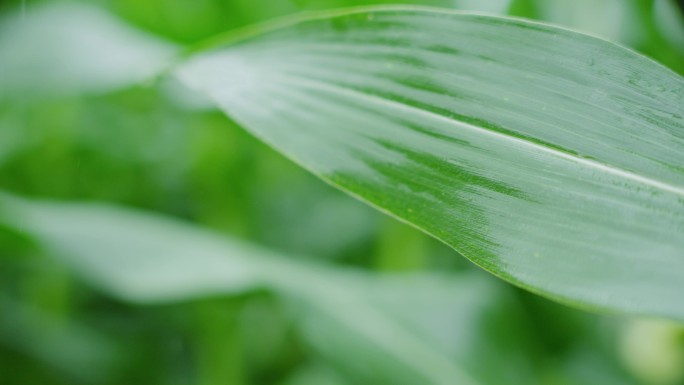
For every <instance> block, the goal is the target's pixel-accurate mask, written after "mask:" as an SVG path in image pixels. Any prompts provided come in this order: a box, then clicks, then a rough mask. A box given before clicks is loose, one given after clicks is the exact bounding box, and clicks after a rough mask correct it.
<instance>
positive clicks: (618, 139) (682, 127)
mask: <svg viewBox="0 0 684 385" xmlns="http://www.w3.org/2000/svg"><path fill="white" fill-rule="evenodd" d="M283 24H286V26H284V27H283V28H276V29H271V28H269V27H265V29H264V30H263V31H262V32H263V33H261V34H258V35H253V34H252V35H250V34H248V35H246V36H245V35H240V34H239V33H238V34H236V35H232V36H229V37H226V40H225V44H221V43H217V45H218V47H216V48H214V49H212V50H209V52H205V53H199V54H197V55H195V56H194V57H193V58H191V59H190V60H189V61H188V63H186V64H184V65H182V66H181V67H180V68H179V73H180V76H181V78H182V79H184V80H185V81H186V82H188V83H189V84H193V85H194V86H195V87H196V88H197V89H199V90H203V91H205V92H207V93H208V94H209V95H210V96H212V97H213V98H214V100H215V101H216V103H217V104H218V105H220V106H221V108H222V109H223V110H224V111H225V112H226V113H227V114H228V115H229V116H231V117H232V118H233V119H235V120H236V121H237V122H238V123H240V124H241V125H242V126H244V127H245V128H247V129H248V130H250V131H251V132H252V133H254V134H255V135H256V136H257V137H259V138H261V139H262V140H264V141H266V142H267V143H269V144H271V145H272V146H273V147H274V148H276V149H278V150H280V151H282V152H284V153H285V154H287V155H288V156H289V157H291V158H292V159H294V160H295V161H296V162H297V163H299V164H301V165H302V166H304V167H306V168H307V169H309V170H311V171H312V172H314V173H316V174H317V175H319V176H320V177H322V178H323V179H325V180H327V181H329V182H330V183H332V184H334V185H336V186H338V187H340V188H342V189H343V190H345V191H348V192H349V193H351V194H353V195H355V196H357V197H359V198H361V199H362V200H365V201H367V202H368V203H370V204H372V205H374V206H376V207H378V208H379V209H381V210H383V211H386V212H389V213H391V214H393V215H394V216H396V217H398V218H400V219H403V220H404V221H406V222H408V223H411V224H413V225H415V226H417V227H418V228H421V229H423V230H425V231H426V232H428V233H429V234H432V235H433V236H435V237H437V238H438V239H441V240H442V241H444V242H446V243H447V244H449V245H451V246H453V247H454V248H455V249H456V250H458V251H459V252H460V253H462V254H463V255H465V256H466V257H468V258H470V259H471V260H472V261H474V262H475V263H477V264H478V265H480V266H481V267H483V268H485V269H487V270H488V271H490V272H492V273H494V274H496V275H498V276H500V277H502V278H504V279H506V280H508V281H510V282H513V283H515V284H517V285H520V286H523V287H526V288H529V289H530V290H533V291H535V292H537V293H542V294H545V295H547V296H549V297H552V298H555V299H557V300H561V301H563V302H566V303H573V304H576V305H580V306H583V307H590V308H600V309H609V310H614V311H622V312H631V313H639V314H652V315H660V316H667V317H675V318H680V319H682V318H683V317H684V302H682V297H681V295H680V294H681V292H682V291H683V290H684V286H682V285H683V282H684V279H682V278H683V277H682V272H683V271H684V237H682V234H683V233H684V185H683V183H684V182H683V181H684V177H683V175H684V170H683V169H682V167H681V165H682V164H684V151H682V148H684V110H683V108H682V106H684V103H683V101H684V80H683V79H682V78H681V77H679V76H678V75H676V74H675V73H673V72H671V71H669V70H667V69H665V68H664V67H661V66H660V65H658V64H656V63H654V62H652V61H650V60H648V59H646V58H644V57H642V56H639V55H637V54H635V53H633V52H631V51H629V50H626V49H624V48H622V47H618V46H615V45H613V44H611V43H608V42H605V41H602V40H599V39H596V38H593V37H589V36H586V35H582V34H578V33H574V32H570V31H567V30H563V29H558V28H554V27H549V26H545V25H540V24H533V23H529V22H523V21H519V20H512V19H504V18H495V17H485V16H477V15H467V14H458V13H452V12H446V11H443V12H442V11H434V10H422V9H396V8H395V9H367V10H358V11H352V12H338V13H333V14H327V15H326V14H323V15H321V16H318V17H313V18H310V19H299V20H295V21H292V22H290V23H289V25H288V23H287V22H285V23H283ZM280 25H282V24H280ZM253 32H254V31H253V30H252V32H251V33H253ZM494 37H496V38H494ZM226 45H227V46H226Z"/></svg>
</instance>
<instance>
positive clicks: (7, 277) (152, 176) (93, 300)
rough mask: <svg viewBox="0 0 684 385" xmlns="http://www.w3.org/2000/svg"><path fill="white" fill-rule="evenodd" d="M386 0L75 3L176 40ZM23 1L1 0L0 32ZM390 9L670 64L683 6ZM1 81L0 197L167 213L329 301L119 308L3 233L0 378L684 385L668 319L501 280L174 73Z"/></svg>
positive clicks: (683, 50) (266, 294)
mask: <svg viewBox="0 0 684 385" xmlns="http://www.w3.org/2000/svg"><path fill="white" fill-rule="evenodd" d="M383 2H386V1H362V0H356V1H345V0H262V1H253V0H197V1H192V2H188V1H182V0H145V1H142V0H99V1H96V2H90V3H95V4H97V5H98V6H100V7H102V8H104V9H108V10H109V12H112V13H113V14H116V15H118V16H119V17H120V18H122V19H123V20H125V21H127V22H128V23H130V24H131V25H134V26H136V27H138V28H140V29H141V30H144V31H147V32H148V33H149V34H151V35H155V36H157V37H159V38H162V39H167V40H170V41H173V42H175V43H177V44H179V45H181V46H182V45H187V44H192V43H195V42H197V41H199V40H202V39H205V38H207V37H210V36H212V35H214V34H217V33H220V32H223V31H226V30H229V29H232V28H236V27H239V26H242V25H246V24H249V23H253V22H258V21H260V20H264V19H267V18H271V17H276V16H281V15H286V14H290V13H294V12H298V11H305V10H316V9H324V8H334V7H341V6H351V5H365V4H375V3H383ZM38 3H41V2H38V1H34V2H31V1H29V2H28V4H25V3H23V2H18V1H12V0H10V1H8V0H5V1H0V12H1V14H0V17H2V19H0V33H3V31H5V32H6V30H3V23H8V21H7V20H10V17H12V16H14V17H17V15H20V14H21V13H22V12H25V13H29V14H30V13H31V12H32V10H33V9H34V7H38V6H39V4H38ZM42 3H45V1H43V2H42ZM392 3H397V1H393V2H392ZM403 3H411V4H422V5H436V6H442V7H453V8H459V9H466V10H476V11H482V12H493V13H501V14H510V15H514V16H519V17H527V18H533V19H539V20H542V21H548V22H553V23H556V24H560V25H564V26H568V27H571V28H575V29H578V30H581V31H585V32H587V33H591V34H595V35H599V36H603V37H605V38H608V39H611V40H616V41H619V42H621V43H622V44H624V45H627V46H630V47H633V48H634V49H636V50H638V51H640V52H643V53H644V54H646V55H648V56H651V57H652V58H654V59H656V60H658V61H660V62H662V63H664V64H665V65H667V66H669V67H670V68H672V69H673V70H675V71H677V72H679V73H684V16H683V14H682V8H678V5H677V4H676V2H674V1H669V0H603V1H594V0H581V1H580V0H577V1H565V0H510V1H508V0H504V1H495V0H489V1H466V0H451V1H440V0H435V1H403ZM679 6H680V7H681V4H680V5H679ZM18 17H21V16H18ZM5 25H8V24H5ZM45 33H47V34H49V33H50V31H45ZM13 38H14V37H13V36H12V35H9V34H4V35H0V41H9V42H12V41H13ZM39 39H41V38H40V37H39ZM0 47H3V46H2V45H1V44H0ZM19 47H20V48H21V47H23V49H24V50H26V52H29V53H30V52H31V50H32V49H36V48H35V46H32V45H31V44H28V45H19ZM16 49H17V48H14V50H15V52H16ZM2 55H3V52H0V57H2ZM6 58H7V56H5V59H6ZM10 59H11V58H10ZM3 60H4V59H1V58H0V64H1V63H2V62H3ZM0 68H1V66H0ZM13 76H18V75H17V74H15V73H11V72H9V71H5V72H1V73H0V94H2V96H0V189H2V190H4V191H6V192H10V193H12V194H14V195H18V196H22V197H27V198H41V199H55V200H63V201H79V202H83V201H99V202H102V201H105V202H109V203H111V204H117V205H120V206H126V207H129V208H137V209H144V210H147V211H150V212H156V213H158V214H160V215H161V214H163V215H164V216H166V217H167V218H170V217H175V218H181V219H183V220H185V221H188V222H191V223H194V224H195V225H196V226H197V227H198V228H200V227H201V228H204V229H212V231H213V232H215V233H219V234H226V235H227V234H230V235H231V236H233V237H235V238H237V239H240V240H242V241H246V242H249V243H253V244H259V245H261V246H263V247H267V248H270V249H271V250H273V251H272V252H273V253H276V254H277V255H278V258H280V259H282V260H283V261H288V263H291V264H293V266H299V267H298V268H299V269H304V270H306V269H314V271H318V270H316V269H324V270H325V271H326V273H320V274H321V275H320V279H322V280H324V281H325V282H328V283H329V284H328V285H323V286H322V287H327V288H328V289H326V290H331V291H336V293H337V292H339V294H335V295H337V297H335V298H333V299H330V300H322V301H320V303H323V304H325V306H318V307H317V305H315V303H319V302H315V301H314V302H312V300H310V299H307V298H309V297H307V296H303V295H302V296H291V295H290V296H288V295H283V293H282V292H281V291H280V290H278V289H273V288H268V287H259V288H253V289H251V290H247V291H241V292H231V293H225V292H224V293H214V294H207V295H206V296H203V297H202V298H193V299H186V300H184V301H181V302H178V303H167V304H152V305H134V304H131V303H128V302H125V301H122V300H121V299H120V298H117V297H116V296H113V295H112V293H109V292H107V291H106V290H105V291H103V290H101V289H97V287H98V285H97V283H96V282H95V284H93V282H92V281H88V280H83V279H82V278H81V277H76V276H74V275H73V274H72V273H71V272H70V271H69V270H66V269H65V267H64V266H63V265H61V264H59V263H57V262H56V260H55V259H53V258H51V252H50V250H46V249H42V248H38V247H36V245H35V244H34V243H33V241H32V239H31V238H30V237H29V236H27V234H26V233H24V232H22V231H21V229H10V228H9V227H6V226H4V225H0V282H1V284H2V291H1V292H0V383H2V384H124V383H125V384H216V385H218V384H234V385H242V384H288V385H326V384H330V385H342V384H350V385H351V384H364V385H365V384H400V383H407V384H411V383H412V384H418V383H421V381H420V380H419V378H420V377H412V376H413V375H416V374H415V373H413V374H412V372H411V369H410V366H411V365H408V363H410V362H412V361H415V364H416V365H418V364H417V363H419V362H422V361H424V362H426V363H425V365H429V364H430V363H431V362H432V358H430V357H433V358H435V360H437V361H438V360H442V359H445V357H447V358H446V359H448V360H452V361H453V363H454V364H455V365H459V366H460V367H462V368H464V370H465V371H466V372H467V373H470V375H471V376H472V377H474V378H476V379H477V381H478V382H480V383H482V384H503V383H505V384H558V385H561V384H562V385H565V384H639V383H643V384H654V385H674V384H684V370H683V369H682V368H684V329H682V327H681V326H678V325H673V324H669V323H665V322H661V321H652V320H651V321H649V320H629V319H618V318H614V317H610V316H605V315H601V316H599V315H594V314H585V313H582V312H580V311H577V310H572V309H568V308H565V307H562V306H560V305H557V304H554V303H552V302H549V301H547V300H544V299H541V298H539V297H536V296H534V295H532V294H529V293H526V292H522V291H520V290H518V289H516V288H514V287H512V286H510V285H505V284H502V283H500V282H498V281H496V279H495V278H494V277H490V276H487V275H485V274H483V273H481V272H479V271H478V270H477V269H476V268H474V267H473V266H471V264H470V263H468V262H467V261H466V260H465V259H464V258H461V257H459V256H458V255H457V253H455V252H454V251H452V250H450V249H448V248H447V247H445V246H443V245H441V244H439V243H437V242H435V241H434V240H432V239H430V238H428V237H427V236H425V235H423V234H421V233H419V232H417V231H415V230H414V229H412V228H409V227H408V226H406V225H403V224H401V223H398V222H396V221H394V220H391V219H388V218H385V217H383V216H382V215H381V214H378V213H377V212H375V211H374V210H372V209H370V208H368V207H366V206H365V205H363V204H361V203H359V202H356V201H355V200H353V199H352V198H350V197H348V196H346V195H344V194H342V193H340V192H338V191H336V190H334V189H332V188H331V187H328V186H326V185H325V184H323V183H321V182H320V181H319V180H317V179H316V178H315V177H313V176H311V175H309V174H308V173H306V172H305V171H303V170H301V169H300V168H299V167H297V166H295V165H293V164H292V163H291V162H289V161H288V160H286V159H284V158H283V157H282V156H281V155H279V154H277V153H275V152H274V151H272V150H270V149H269V148H268V147H267V146H265V145H264V144H262V143H261V142H259V141H258V140H256V139H254V138H252V137H251V136H249V135H248V134H246V133H245V132H244V131H242V130H241V129H240V127H238V126H237V125H236V124H235V123H233V122H231V121H230V120H229V119H227V118H226V117H224V116H223V115H222V114H220V113H218V112H216V111H213V110H211V109H207V108H205V107H203V106H202V105H201V103H199V104H197V103H196V102H195V101H194V100H190V99H192V98H190V99H188V100H186V98H184V95H185V94H186V93H187V92H188V91H187V90H184V89H182V88H179V87H180V86H178V85H177V84H174V83H172V82H169V81H165V80H156V81H152V82H146V83H142V84H139V85H135V86H132V87H122V88H121V87H119V88H118V89H117V90H113V91H109V92H105V93H99V94H95V95H93V94H89V95H86V94H73V93H72V94H67V95H59V96H55V97H50V98H35V97H33V96H31V97H29V95H27V94H21V93H18V92H16V91H13V92H11V93H10V92H9V91H8V89H7V88H4V89H3V84H10V83H11V82H10V80H11V79H12V77H13ZM0 203H2V201H0ZM3 210H7V207H4V206H2V205H0V213H2V212H3ZM68 218H69V216H68V215H66V216H64V220H63V221H61V222H60V221H57V222H56V223H57V226H60V224H61V225H62V226H70V225H69V223H71V222H69V220H68ZM106 220H107V218H106V217H101V218H100V219H99V221H103V222H105V221H106ZM95 221H98V219H96V220H95ZM93 223H94V222H93ZM134 223H135V222H132V223H131V228H135V225H134ZM203 231H204V230H203ZM131 237H132V236H131ZM86 241H87V239H84V242H86ZM127 242H128V241H127V240H126V238H125V237H124V238H122V239H121V240H120V243H121V244H122V245H125V244H127ZM160 242H162V241H160ZM187 242H191V241H187ZM92 247H93V249H92V250H94V251H93V252H97V250H98V244H93V245H92ZM99 247H103V246H101V245H100V246H99ZM306 271H308V270H306ZM436 271H439V272H441V274H439V275H437V274H435V272H436ZM390 273H392V274H390ZM151 274H152V273H151ZM312 274H313V275H318V274H319V273H312ZM348 276H350V277H352V278H349V277H348ZM340 277H344V278H340ZM326 280H329V281H326ZM306 282H307V281H305V282H300V284H302V285H306ZM330 288H333V289H330ZM309 290H310V291H311V292H312V293H311V294H316V292H317V291H320V293H318V294H320V295H324V294H325V293H324V292H323V291H324V290H323V289H321V287H318V288H317V287H316V286H314V285H313V284H312V286H311V287H310V288H309ZM312 303H314V305H312ZM416 341H417V342H416ZM417 346H419V347H420V349H425V350H424V351H423V350H420V349H419V348H417ZM430 355H432V356H430ZM397 357H399V358H400V359H398V358H397ZM449 362H451V361H449Z"/></svg>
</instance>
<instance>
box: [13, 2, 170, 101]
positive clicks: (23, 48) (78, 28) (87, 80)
mask: <svg viewBox="0 0 684 385" xmlns="http://www.w3.org/2000/svg"><path fill="white" fill-rule="evenodd" d="M176 52H177V47H175V46H174V45H173V44H171V43H168V42H166V41H163V40H161V39H158V38H156V37H154V36H151V35H148V34H146V33H144V32H142V31H139V30H135V29H133V28H130V27H128V26H127V25H126V24H124V23H122V22H121V21H119V20H117V19H116V18H115V17H112V16H111V15H109V14H108V13H106V12H104V11H102V10H100V9H98V8H96V7H93V6H89V5H85V4H47V5H41V6H35V7H29V8H28V10H27V11H26V13H25V14H23V13H22V14H19V13H15V14H11V15H3V17H2V19H0V73H1V74H2V78H1V79H0V100H2V99H6V98H7V99H9V98H11V99H17V98H19V99H23V98H45V97H55V96H63V95H70V94H74V93H102V92H107V91H112V90H116V89H120V88H123V87H128V86H131V85H133V84H136V83H141V82H144V81H147V80H149V79H150V78H152V77H154V76H157V75H158V74H159V73H160V72H161V71H163V70H164V69H165V68H166V67H167V66H168V65H169V63H170V62H171V61H172V60H173V58H174V56H175V54H176Z"/></svg>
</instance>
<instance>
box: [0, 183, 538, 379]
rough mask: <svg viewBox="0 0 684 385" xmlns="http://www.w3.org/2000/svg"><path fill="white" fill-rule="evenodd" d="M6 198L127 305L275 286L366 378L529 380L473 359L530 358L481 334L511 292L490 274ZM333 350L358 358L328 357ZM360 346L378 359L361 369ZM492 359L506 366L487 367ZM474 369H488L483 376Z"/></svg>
mask: <svg viewBox="0 0 684 385" xmlns="http://www.w3.org/2000/svg"><path fill="white" fill-rule="evenodd" d="M1 202H5V205H4V207H3V209H4V210H3V211H4V214H3V218H4V220H5V221H6V222H8V223H9V224H10V225H13V226H15V227H20V228H21V229H22V230H23V231H24V232H26V234H29V235H30V236H31V237H32V238H33V239H35V241H36V242H37V243H38V244H39V245H40V246H41V247H42V248H44V249H45V251H47V252H48V253H50V254H52V255H54V256H56V257H58V260H60V261H62V263H64V264H65V265H66V266H68V267H70V268H71V269H72V270H73V271H75V272H77V273H78V275H79V276H80V277H82V278H83V279H85V280H87V281H88V282H90V283H91V284H92V285H93V286H96V287H99V288H100V289H101V290H103V291H105V292H107V293H109V294H110V295H113V296H115V297H117V298H120V299H123V300H125V301H129V302H134V303H141V304H152V303H167V302H177V301H182V300H188V299H194V298H201V297H207V296H215V295H221V294H223V295H225V294H238V293H242V292H244V291H246V290H254V289H259V288H261V289H268V290H271V291H272V292H274V293H276V294H278V295H279V296H280V297H281V298H282V299H283V300H284V301H285V303H286V304H288V305H290V306H291V309H292V314H293V316H294V317H295V318H296V319H297V320H298V323H299V325H300V328H301V329H302V330H303V331H304V332H305V335H306V336H307V338H308V339H309V343H310V346H311V347H312V348H313V349H314V350H316V351H318V352H321V354H322V355H323V356H325V357H327V359H328V360H329V361H332V363H333V365H335V366H337V367H340V368H342V369H343V370H344V372H346V373H348V375H350V376H352V377H354V378H357V379H360V380H362V381H361V383H374V382H373V381H378V383H394V384H404V383H406V384H415V383H430V384H454V383H459V384H477V383H493V384H494V383H500V382H501V381H499V380H501V379H502V378H504V379H506V378H510V376H513V377H514V378H519V377H520V364H521V362H518V361H516V362H513V361H508V360H501V361H500V362H498V363H496V364H494V363H492V362H491V361H488V360H486V359H485V357H486V355H487V354H491V352H490V351H489V350H487V352H483V353H482V356H479V355H477V356H476V357H479V358H478V359H476V357H474V356H473V352H475V351H476V349H477V348H478V346H481V345H485V346H491V347H493V348H494V349H495V350H496V351H498V352H500V353H501V352H503V351H509V352H511V354H513V353H512V352H516V354H520V353H521V349H520V344H522V343H523V340H519V341H518V340H516V341H517V342H515V343H514V344H511V343H510V342H509V341H505V340H504V341H500V342H497V341H496V339H495V338H493V337H491V336H489V335H488V334H486V333H477V336H474V335H472V334H473V333H475V330H481V328H482V330H483V329H484V326H478V322H479V320H481V319H482V317H485V315H486V314H490V315H489V316H487V317H489V318H487V319H491V320H492V321H493V320H495V319H496V317H497V316H496V315H495V314H491V309H492V308H493V306H494V305H496V304H497V303H499V302H500V301H501V290H500V289H501V288H500V287H497V286H493V285H492V282H491V281H488V280H483V279H482V278H483V277H482V276H468V275H455V276H450V277H447V276H439V275H437V276H430V275H423V276H413V277H402V276H397V277H383V278H381V277H377V276H373V275H371V274H368V273H363V272H361V271H357V270H346V269H332V268H328V267H324V266H322V265H315V264H311V263H306V262H301V261H297V260H295V259H291V258H286V257H283V256H280V255H277V254H275V253H272V252H270V251H268V250H265V249H262V248H259V247H256V246H253V245H250V244H248V243H245V242H241V241H239V240H236V239H231V238H229V237H226V236H221V235H218V234H215V233H212V232H210V231H206V230H203V229H201V228H198V227H194V226H192V225H190V224H184V223H182V222H179V221H174V220H171V219H168V218H164V217H161V216H154V215H150V214H142V213H138V212H135V211H132V210H125V209H122V208H116V207H109V206H106V205H98V204H57V203H47V202H28V201H23V200H17V199H14V198H11V197H4V199H3V200H2V201H1ZM416 309H420V311H418V312H416V311H414V310H416ZM509 323H510V320H509ZM509 326H510V325H509ZM521 326H522V325H520V324H518V326H517V327H521ZM514 334H515V333H514ZM466 336H468V337H467V338H466ZM341 337H343V338H341ZM330 349H333V350H337V351H338V352H339V351H342V350H348V351H349V354H338V353H334V352H333V354H327V353H330ZM356 351H363V352H364V358H365V359H367V360H368V361H369V364H361V365H359V357H358V356H357V355H356V354H354V352H356ZM507 354H508V353H507ZM483 362H489V364H488V367H489V368H491V367H497V368H498V369H501V370H497V371H494V372H491V371H490V370H488V369H487V370H483V369H485V368H484V367H482V366H481V363H483ZM523 362H527V365H529V364H530V361H523ZM369 365H370V366H369ZM523 365H525V364H523ZM464 367H467V368H468V369H469V370H472V371H474V372H475V373H478V376H477V380H476V379H475V378H473V376H471V375H470V374H468V373H467V371H466V370H464ZM371 368H372V370H371V371H370V372H369V371H368V370H370V369H371ZM514 373H515V374H514ZM490 379H491V381H490ZM483 381H484V382H483ZM504 382H508V381H504Z"/></svg>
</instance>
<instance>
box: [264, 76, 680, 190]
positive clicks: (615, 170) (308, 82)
mask: <svg viewBox="0 0 684 385" xmlns="http://www.w3.org/2000/svg"><path fill="white" fill-rule="evenodd" d="M269 75H275V76H276V77H277V78H279V79H280V80H283V81H284V82H285V83H287V84H288V85H291V86H302V85H304V86H309V87H311V88H316V89H319V90H322V91H329V92H334V93H338V94H343V95H344V94H346V95H348V96H351V97H354V98H362V99H364V100H365V101H368V102H371V103H379V104H382V105H385V106H388V107H390V108H401V109H409V110H411V111H414V112H416V113H418V114H422V115H425V116H429V117H430V118H433V119H437V120H441V121H444V122H449V123H450V124H454V123H458V124H459V125H461V126H462V127H464V128H467V129H470V130H473V131H477V132H481V133H484V134H485V135H490V136H493V137H496V138H499V139H503V140H507V141H510V142H514V143H516V144H520V145H523V146H527V147H531V148H534V149H536V150H539V151H542V152H545V153H547V154H550V155H553V156H556V157H559V158H562V159H566V160H570V161H573V162H576V163H578V164H581V165H583V166H587V167H590V168H593V169H596V170H599V171H602V172H605V173H608V174H611V175H615V176H618V177H621V178H625V179H629V180H632V181H635V182H638V183H641V184H644V185H647V186H650V187H653V188H656V189H659V190H663V191H667V192H670V193H673V194H676V195H679V196H681V197H684V187H679V186H675V185H671V184H669V183H666V182H662V181H659V180H656V179H653V178H649V177H645V176H642V175H639V174H637V173H635V172H632V171H628V170H624V169H622V168H619V167H615V166H611V165H607V164H604V163H601V162H597V161H595V160H591V159H587V158H583V157H580V156H576V155H572V154H569V153H566V152H563V151H560V150H557V149H555V148H550V147H547V146H543V145H541V144H539V143H535V142H531V141H527V140H524V139H522V138H519V137H515V136H512V135H510V134H506V133H502V132H498V131H495V130H491V129H488V128H486V127H480V126H477V125H474V124H471V123H468V122H464V121H461V120H456V119H451V118H448V117H446V116H444V115H441V114H438V113H435V112H432V111H429V110H426V109H423V108H420V107H416V106H412V105H410V104H407V103H402V102H400V101H396V100H391V99H386V98H382V97H379V96H376V95H371V94H368V93H366V92H363V91H359V90H356V89H353V88H348V87H343V86H340V85H336V84H332V83H325V82H322V81H318V80H314V79H305V78H302V77H299V76H296V75H292V74H288V75H287V76H285V74H276V73H275V72H273V73H271V74H269Z"/></svg>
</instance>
